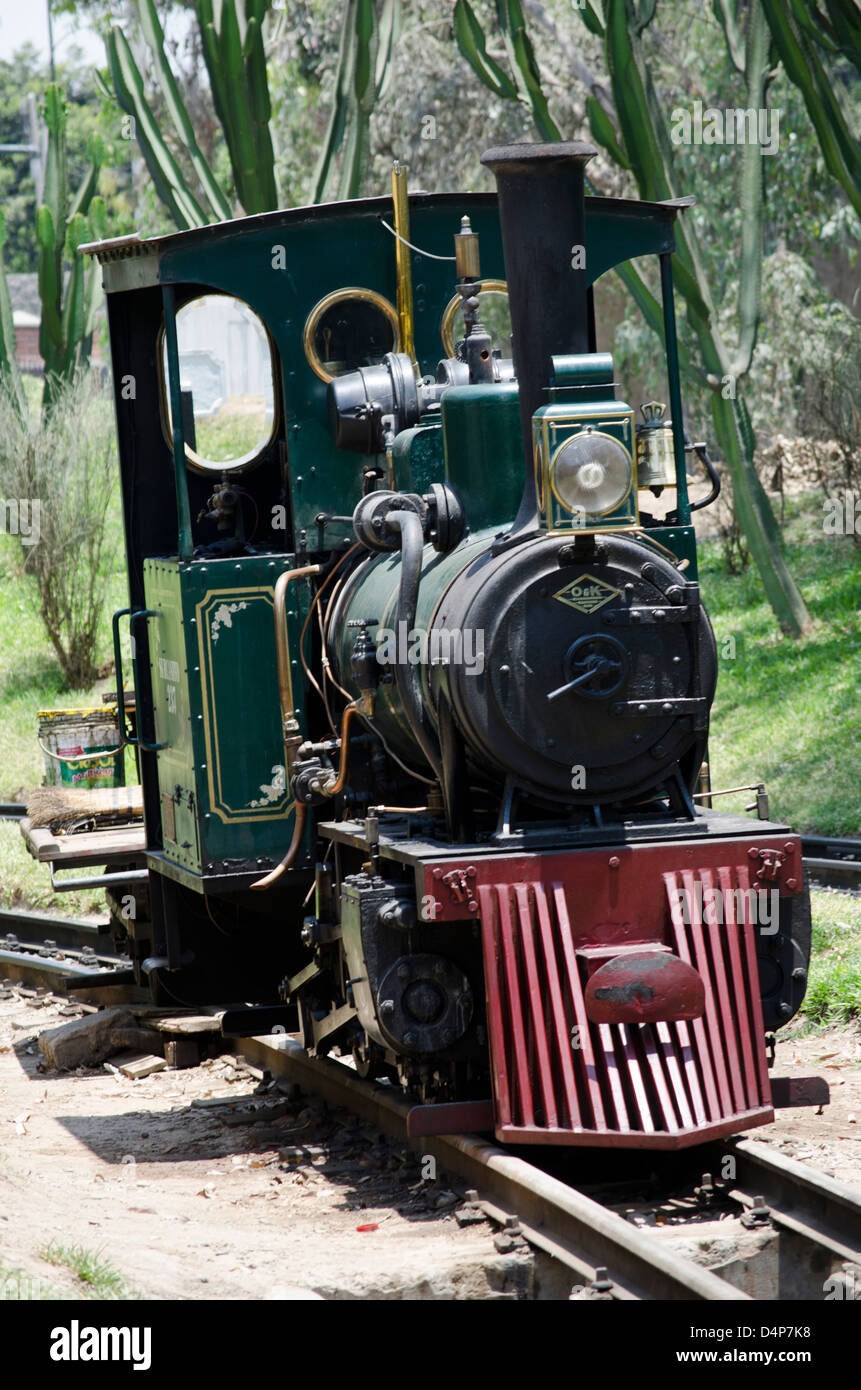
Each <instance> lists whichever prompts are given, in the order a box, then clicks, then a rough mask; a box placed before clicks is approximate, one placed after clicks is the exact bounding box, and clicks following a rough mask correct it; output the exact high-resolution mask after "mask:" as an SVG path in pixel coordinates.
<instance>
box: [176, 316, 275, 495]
mask: <svg viewBox="0 0 861 1390" xmlns="http://www.w3.org/2000/svg"><path fill="white" fill-rule="evenodd" d="M176 336H177V344H178V347H179V376H180V390H181V391H182V402H183V417H182V420H183V431H184V435H185V451H186V455H187V458H188V461H189V463H190V465H191V466H192V467H193V468H197V469H199V470H201V471H203V472H208V471H210V470H216V471H218V472H222V471H224V470H225V469H232V468H245V467H248V465H249V464H251V463H253V462H254V461H255V460H256V459H257V458H258V457H259V455H260V453H261V452H262V450H263V449H264V448H265V447H266V445H267V444H268V443H269V441H270V440H271V438H272V435H273V433H274V428H275V388H274V379H273V364H272V349H271V346H270V342H269V336H268V334H267V332H266V329H265V328H264V327H263V324H262V322H261V320H260V319H259V318H258V317H257V315H256V314H255V313H254V311H253V310H252V309H249V307H248V305H247V304H244V303H243V301H242V300H241V299H234V298H232V296H230V295H224V294H204V295H200V296H199V298H197V299H191V300H189V302H188V303H187V304H183V306H182V308H181V309H179V310H177V315H176ZM162 370H163V374H164V380H165V383H166V382H167V347H166V345H164V344H163V345H162ZM165 403H166V416H167V422H168V435H169V437H172V434H173V419H172V416H171V408H170V392H169V390H168V389H167V388H165Z"/></svg>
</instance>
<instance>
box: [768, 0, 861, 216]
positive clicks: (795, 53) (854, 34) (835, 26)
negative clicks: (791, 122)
mask: <svg viewBox="0 0 861 1390" xmlns="http://www.w3.org/2000/svg"><path fill="white" fill-rule="evenodd" d="M762 8H763V10H764V12H765V17H766V19H767V21H768V27H769V29H770V31H771V37H772V40H773V42H774V46H775V48H776V49H777V51H778V53H779V54H780V58H781V60H782V62H783V66H784V68H785V69H786V73H787V76H788V77H789V79H790V81H792V82H793V83H794V84H795V86H796V87H798V89H799V91H800V92H801V95H802V96H803V98H804V104H805V106H806V107H807V114H808V115H809V117H810V119H811V121H812V123H813V127H814V129H815V131H816V135H817V138H818V140H819V146H820V148H821V150H822V157H823V159H824V160H825V167H826V168H827V170H828V172H829V173H830V174H831V175H832V177H833V178H835V179H837V181H838V183H840V184H841V185H842V187H843V189H844V191H845V193H846V196H847V197H848V199H849V201H850V202H851V204H852V206H853V207H854V209H855V211H856V212H857V213H859V214H861V146H859V142H858V138H857V136H853V134H852V132H851V131H850V129H849V127H848V125H847V124H846V120H845V118H844V116H843V113H842V111H841V110H840V107H839V106H838V104H837V100H836V98H835V96H834V88H833V83H832V81H831V79H830V78H829V76H828V74H827V73H826V71H825V68H824V66H823V64H822V61H821V59H820V57H819V54H818V52H817V47H820V48H823V49H825V51H826V52H828V53H832V54H836V55H839V56H841V57H843V58H844V59H846V60H848V61H849V62H850V63H852V65H853V66H854V68H855V69H856V71H858V72H861V16H859V11H858V7H857V4H856V0H825V9H826V13H825V14H823V13H822V11H821V10H820V8H819V6H818V5H817V4H815V3H811V0H762Z"/></svg>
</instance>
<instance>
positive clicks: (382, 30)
mask: <svg viewBox="0 0 861 1390" xmlns="http://www.w3.org/2000/svg"><path fill="white" fill-rule="evenodd" d="M400 19H401V0H383V4H382V6H381V14H380V20H379V23H377V18H376V11H375V8H374V2H373V0H348V4H347V7H346V9H345V11H344V23H343V26H342V29H341V46H340V51H339V54H338V72H337V76H336V79H335V96H334V103H333V106H332V113H331V116H330V118H329V125H328V129H327V131H326V137H325V139H324V141H323V147H322V150H321V152H320V158H319V160H318V161H317V168H316V170H315V171H314V183H313V194H312V198H313V201H314V202H315V203H319V202H321V201H322V200H323V198H324V196H325V194H326V191H327V188H328V186H329V184H330V182H331V180H332V175H333V173H334V169H335V160H336V156H337V154H338V150H339V149H340V147H341V146H342V145H343V146H344V155H343V159H342V162H341V172H340V177H339V180H338V185H337V191H336V196H337V197H338V198H356V197H358V196H359V195H360V194H361V192H362V182H363V179H364V174H365V170H366V169H367V166H368V160H369V154H370V122H371V113H372V111H373V109H374V106H375V105H376V103H377V101H379V99H380V98H381V97H382V96H384V95H385V92H386V89H387V87H388V84H389V81H390V80H391V57H392V51H393V49H394V46H395V44H396V43H397V40H398V35H399V33H400Z"/></svg>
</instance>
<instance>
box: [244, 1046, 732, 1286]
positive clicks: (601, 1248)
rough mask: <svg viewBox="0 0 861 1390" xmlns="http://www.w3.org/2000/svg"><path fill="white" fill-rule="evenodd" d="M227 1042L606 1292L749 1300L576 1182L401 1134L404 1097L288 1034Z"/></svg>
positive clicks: (473, 1147) (449, 1141) (475, 1144)
mask: <svg viewBox="0 0 861 1390" xmlns="http://www.w3.org/2000/svg"><path fill="white" fill-rule="evenodd" d="M234 1046H235V1048H236V1050H237V1051H238V1052H240V1053H241V1054H242V1055H243V1056H244V1057H246V1058H247V1059H248V1061H250V1062H252V1063H254V1064H255V1065H257V1066H260V1067H263V1068H266V1069H267V1070H269V1071H271V1072H272V1073H273V1074H275V1075H280V1076H282V1077H284V1078H286V1079H288V1080H290V1081H293V1082H295V1083H297V1084H298V1085H300V1086H304V1087H305V1088H307V1090H309V1091H311V1092H313V1093H314V1094H316V1095H318V1096H321V1097H322V1098H323V1099H324V1100H326V1101H327V1102H329V1103H330V1104H332V1105H339V1106H344V1107H346V1108H347V1109H348V1110H352V1111H353V1113H354V1114H357V1115H359V1116H360V1117H361V1118H362V1119H364V1120H366V1121H368V1122H370V1123H371V1124H374V1125H376V1126H377V1127H378V1128H379V1129H381V1130H384V1131H385V1132H386V1133H388V1134H391V1135H392V1136H394V1137H395V1138H397V1139H398V1140H400V1141H401V1142H404V1143H408V1144H410V1146H411V1147H413V1148H419V1147H420V1148H421V1151H422V1153H424V1154H430V1155H432V1156H433V1157H434V1158H436V1159H437V1160H438V1161H439V1163H440V1164H441V1165H442V1166H443V1167H444V1168H446V1169H447V1170H448V1171H449V1172H451V1173H455V1174H457V1176H458V1177H460V1178H462V1179H464V1180H465V1181H466V1182H467V1183H468V1184H469V1186H470V1187H472V1188H475V1189H476V1190H477V1191H478V1193H479V1195H480V1197H481V1198H483V1199H484V1203H485V1204H487V1203H490V1204H492V1205H493V1206H495V1207H496V1208H497V1209H498V1210H500V1211H501V1212H504V1213H507V1214H510V1215H513V1216H515V1217H517V1218H518V1220H519V1222H520V1229H521V1232H522V1234H523V1235H524V1236H525V1238H526V1239H527V1240H528V1241H531V1242H532V1243H534V1244H535V1245H536V1246H538V1248H540V1249H543V1250H544V1251H545V1252H546V1253H547V1254H548V1255H549V1256H551V1258H554V1259H556V1260H557V1261H559V1262H561V1263H562V1264H564V1265H565V1266H566V1267H567V1268H568V1269H569V1270H570V1271H571V1272H572V1273H573V1274H574V1275H575V1276H576V1277H577V1278H578V1279H579V1280H580V1281H583V1280H587V1281H594V1280H595V1279H596V1277H597V1272H598V1270H600V1269H606V1270H607V1272H608V1277H609V1280H610V1281H611V1288H610V1294H611V1296H612V1297H614V1298H618V1299H631V1298H635V1299H673V1300H680V1299H702V1300H715V1301H729V1300H742V1301H746V1302H749V1301H750V1298H749V1295H747V1294H745V1293H742V1292H741V1290H739V1289H736V1288H733V1287H732V1285H730V1284H727V1283H725V1282H724V1281H723V1280H722V1279H720V1278H718V1276H717V1275H716V1274H712V1273H711V1272H710V1271H709V1270H706V1269H703V1268H702V1266H701V1265H697V1264H695V1263H694V1262H693V1261H692V1260H689V1259H687V1258H685V1257H684V1256H682V1255H679V1254H677V1253H675V1252H673V1251H671V1250H669V1249H668V1248H667V1247H666V1246H664V1245H661V1244H660V1243H659V1242H658V1241H656V1240H655V1239H654V1238H653V1237H652V1236H649V1235H647V1234H645V1233H644V1232H643V1231H640V1230H638V1229H637V1228H636V1227H634V1226H632V1225H631V1224H630V1223H629V1222H627V1221H626V1220H625V1219H624V1218H623V1217H621V1216H617V1215H616V1213H615V1212H611V1211H608V1210H607V1208H606V1207H604V1206H601V1205H600V1203H598V1202H595V1201H593V1200H592V1199H591V1198H590V1197H586V1196H585V1195H584V1194H583V1193H582V1192H579V1191H578V1190H577V1189H576V1188H572V1187H569V1186H568V1185H567V1184H566V1183H564V1182H560V1181H559V1180H558V1179H557V1178H553V1177H551V1176H550V1175H549V1174H548V1173H545V1172H543V1171H542V1170H541V1169H540V1168H536V1167H535V1166H534V1165H533V1164H531V1163H527V1162H525V1161H524V1160H523V1159H522V1158H519V1157H517V1156H516V1155H515V1154H511V1153H506V1152H504V1151H503V1150H502V1149H499V1148H497V1147H496V1145H494V1144H491V1143H488V1142H486V1141H485V1140H483V1139H481V1138H479V1137H477V1136H475V1135H450V1136H437V1137H434V1138H427V1137H426V1138H421V1139H408V1138H407V1115H408V1112H409V1110H410V1109H411V1106H410V1103H409V1102H408V1101H407V1100H405V1099H403V1098H402V1097H401V1096H400V1095H398V1094H397V1093H396V1092H395V1091H394V1090H393V1089H390V1088H389V1087H387V1086H383V1085H379V1084H376V1083H373V1082H369V1081H364V1080H362V1079H360V1078H359V1077H357V1076H356V1075H355V1074H354V1073H352V1072H351V1071H350V1069H349V1068H348V1067H346V1066H344V1065H343V1064H342V1063H340V1062H335V1061H331V1060H330V1059H328V1058H313V1057H309V1056H308V1054H307V1053H306V1052H305V1051H304V1050H303V1048H302V1047H301V1045H300V1044H299V1042H298V1041H297V1040H296V1039H295V1038H293V1037H292V1036H291V1035H289V1034H276V1035H269V1036H266V1037H257V1038H238V1039H236V1040H235V1043H234Z"/></svg>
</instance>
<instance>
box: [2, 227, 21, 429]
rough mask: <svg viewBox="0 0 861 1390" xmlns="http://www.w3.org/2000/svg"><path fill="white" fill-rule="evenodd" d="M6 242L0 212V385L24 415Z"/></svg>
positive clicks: (4, 228)
mask: <svg viewBox="0 0 861 1390" xmlns="http://www.w3.org/2000/svg"><path fill="white" fill-rule="evenodd" d="M5 243H6V219H5V218H4V216H3V214H2V212H0V386H2V387H3V388H4V389H5V390H7V391H8V392H9V394H10V396H11V398H12V400H13V401H14V403H15V406H16V407H17V409H18V410H19V411H20V413H21V414H22V415H24V414H25V413H26V403H25V400H24V385H23V382H22V381H21V373H20V371H19V370H18V363H17V361H16V360H15V323H14V319H13V317H12V301H11V299H10V297H9V285H8V283H7V280H6V267H5V264H4V259H3V247H4V245H5Z"/></svg>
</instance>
